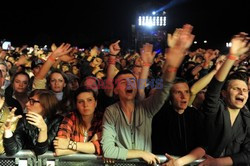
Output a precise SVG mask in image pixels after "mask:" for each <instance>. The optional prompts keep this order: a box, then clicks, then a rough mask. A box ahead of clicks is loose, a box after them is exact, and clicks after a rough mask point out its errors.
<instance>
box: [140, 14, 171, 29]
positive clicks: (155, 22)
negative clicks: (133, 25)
mask: <svg viewBox="0 0 250 166" xmlns="http://www.w3.org/2000/svg"><path fill="white" fill-rule="evenodd" d="M166 24H167V18H166V16H139V17H138V25H139V26H149V27H152V26H166Z"/></svg>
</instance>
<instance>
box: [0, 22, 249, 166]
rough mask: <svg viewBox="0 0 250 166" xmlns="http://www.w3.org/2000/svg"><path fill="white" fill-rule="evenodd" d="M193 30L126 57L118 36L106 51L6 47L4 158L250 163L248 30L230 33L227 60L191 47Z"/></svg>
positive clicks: (1, 56)
mask: <svg viewBox="0 0 250 166" xmlns="http://www.w3.org/2000/svg"><path fill="white" fill-rule="evenodd" d="M192 29H193V27H192V26H191V25H189V24H185V25H183V27H182V28H176V30H175V31H174V32H173V34H169V35H168V37H167V39H166V40H167V44H168V46H167V48H166V50H165V52H160V53H156V52H155V51H154V48H153V45H152V44H150V43H145V44H144V45H143V47H142V48H141V49H140V51H139V52H133V53H131V52H130V53H127V54H125V55H124V54H123V53H122V51H121V50H122V48H120V45H119V42H120V41H119V40H118V41H116V42H114V43H111V44H110V45H109V52H106V51H102V50H103V47H102V46H100V47H97V46H94V47H92V48H91V49H85V50H82V49H78V48H76V47H71V45H70V44H68V43H62V44H61V45H60V46H56V45H55V44H52V45H51V47H50V49H46V50H45V49H41V48H39V47H38V46H36V45H35V46H34V47H28V46H27V45H24V46H21V47H16V48H15V49H10V50H3V49H0V87H1V91H0V92H1V93H0V108H1V112H0V129H1V132H0V133H1V135H0V136H1V139H0V153H1V154H3V153H6V155H14V154H16V153H17V152H18V151H20V150H22V149H29V150H32V151H34V153H35V154H36V155H41V154H44V153H45V152H47V151H53V152H54V154H55V156H62V155H69V154H74V153H87V154H96V155H102V156H103V158H104V162H105V163H114V162H115V160H126V159H133V158H138V159H143V160H144V161H145V162H146V163H148V164H150V165H153V164H160V160H159V158H158V157H157V155H162V154H164V155H166V157H167V159H168V160H167V162H165V163H161V164H162V165H167V166H170V165H173V166H180V165H186V164H189V163H191V162H193V161H194V160H196V159H200V158H204V161H203V162H202V163H200V165H201V166H203V165H250V112H249V98H248V95H249V89H250V77H249V73H250V72H249V62H250V58H249V57H250V56H249V55H250V51H249V50H250V49H249V48H250V44H249V37H248V34H246V33H244V32H241V33H239V34H236V35H235V36H233V37H232V40H231V43H232V46H231V48H230V50H229V52H228V54H227V55H223V54H221V53H220V51H219V50H218V49H216V50H213V49H202V48H199V49H197V50H193V51H192V50H190V47H191V45H192V43H193V40H194V38H195V36H194V35H193V34H192ZM176 156H178V157H176Z"/></svg>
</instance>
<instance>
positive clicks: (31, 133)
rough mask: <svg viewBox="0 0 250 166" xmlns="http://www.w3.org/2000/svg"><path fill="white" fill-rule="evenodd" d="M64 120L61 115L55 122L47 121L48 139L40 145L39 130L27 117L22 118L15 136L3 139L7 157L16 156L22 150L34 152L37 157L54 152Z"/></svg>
mask: <svg viewBox="0 0 250 166" xmlns="http://www.w3.org/2000/svg"><path fill="white" fill-rule="evenodd" d="M62 119H63V117H62V116H60V115H57V116H56V117H54V118H53V120H48V119H45V122H46V124H47V126H48V139H47V140H46V141H45V142H42V143H38V142H37V139H38V134H39V130H38V128H37V127H35V126H33V125H31V124H29V123H28V121H27V120H26V116H24V117H22V118H21V119H20V120H19V122H18V124H17V128H16V130H15V132H14V133H13V136H12V137H10V138H3V144H4V149H5V152H6V155H14V154H16V153H17V152H18V151H20V150H21V149H29V150H34V152H35V154H36V155H41V154H44V153H45V152H47V151H48V150H51V151H53V150H54V149H53V140H54V138H55V136H56V135H57V131H58V128H59V126H60V124H61V121H62Z"/></svg>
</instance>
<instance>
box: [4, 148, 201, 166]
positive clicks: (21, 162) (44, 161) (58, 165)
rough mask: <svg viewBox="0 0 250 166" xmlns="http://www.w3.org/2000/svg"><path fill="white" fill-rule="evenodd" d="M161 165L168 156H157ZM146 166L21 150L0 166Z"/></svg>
mask: <svg viewBox="0 0 250 166" xmlns="http://www.w3.org/2000/svg"><path fill="white" fill-rule="evenodd" d="M157 157H159V159H160V161H161V163H164V162H166V161H167V158H166V156H164V155H157ZM202 161H203V159H200V160H196V161H194V162H193V163H191V164H190V165H192V166H193V165H198V164H199V163H201V162H202ZM109 165H110V166H111V165H112V166H146V165H147V164H146V162H144V161H143V160H141V159H131V160H125V161H124V160H115V163H114V164H104V163H103V159H102V156H97V155H94V154H82V153H77V154H72V155H65V156H59V157H55V156H54V154H53V152H50V151H49V152H46V153H45V154H43V155H39V156H36V155H35V154H34V152H33V151H30V150H21V151H19V152H18V153H17V154H15V155H13V156H6V155H5V154H3V155H0V166H109Z"/></svg>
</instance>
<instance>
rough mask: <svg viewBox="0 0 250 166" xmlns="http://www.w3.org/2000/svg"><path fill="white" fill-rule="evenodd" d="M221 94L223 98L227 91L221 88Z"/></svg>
mask: <svg viewBox="0 0 250 166" xmlns="http://www.w3.org/2000/svg"><path fill="white" fill-rule="evenodd" d="M221 95H222V97H223V98H227V91H226V90H222V91H221Z"/></svg>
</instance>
